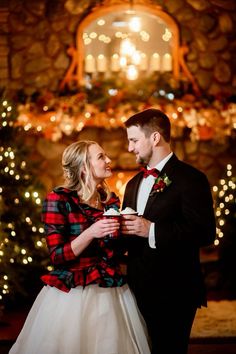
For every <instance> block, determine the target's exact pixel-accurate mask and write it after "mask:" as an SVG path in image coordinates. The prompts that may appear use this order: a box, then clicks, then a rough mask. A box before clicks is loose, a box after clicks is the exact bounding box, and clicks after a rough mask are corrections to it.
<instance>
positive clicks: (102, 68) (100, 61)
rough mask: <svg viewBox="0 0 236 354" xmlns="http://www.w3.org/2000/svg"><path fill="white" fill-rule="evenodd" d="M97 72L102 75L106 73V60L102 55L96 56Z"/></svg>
mask: <svg viewBox="0 0 236 354" xmlns="http://www.w3.org/2000/svg"><path fill="white" fill-rule="evenodd" d="M97 71H98V72H100V73H104V72H106V71H107V58H106V57H105V56H104V55H103V54H99V55H98V58H97Z"/></svg>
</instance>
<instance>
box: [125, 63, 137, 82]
mask: <svg viewBox="0 0 236 354" xmlns="http://www.w3.org/2000/svg"><path fill="white" fill-rule="evenodd" d="M126 76H127V79H128V80H136V79H137V78H138V70H137V68H136V67H135V66H134V65H129V66H128V68H127V73H126Z"/></svg>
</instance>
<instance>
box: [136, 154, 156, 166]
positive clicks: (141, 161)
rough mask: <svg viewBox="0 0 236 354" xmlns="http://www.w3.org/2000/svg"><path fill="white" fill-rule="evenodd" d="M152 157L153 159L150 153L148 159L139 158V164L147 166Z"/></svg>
mask: <svg viewBox="0 0 236 354" xmlns="http://www.w3.org/2000/svg"><path fill="white" fill-rule="evenodd" d="M151 157H152V151H150V153H149V154H148V155H147V156H146V157H141V156H139V157H138V159H137V163H138V164H140V165H141V166H146V165H148V163H149V161H150V160H151Z"/></svg>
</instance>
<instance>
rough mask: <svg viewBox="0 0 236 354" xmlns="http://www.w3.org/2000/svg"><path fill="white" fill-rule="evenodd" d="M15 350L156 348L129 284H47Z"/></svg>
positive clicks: (30, 353) (49, 353)
mask: <svg viewBox="0 0 236 354" xmlns="http://www.w3.org/2000/svg"><path fill="white" fill-rule="evenodd" d="M9 354H150V349H149V344H148V339H147V332H146V327H145V324H144V321H143V318H142V316H141V314H140V313H139V311H138V308H137V304H136V301H135V298H134V296H133V294H132V292H131V291H130V289H129V287H128V286H127V285H124V286H122V287H115V288H101V287H99V286H98V285H89V286H87V287H85V288H83V287H81V286H79V287H77V288H74V289H71V290H70V292H69V293H65V292H63V291H60V290H58V289H57V288H55V287H50V286H44V287H43V289H42V290H41V291H40V293H39V295H38V296H37V298H36V300H35V302H34V304H33V306H32V308H31V310H30V312H29V314H28V317H27V319H26V321H25V324H24V326H23V328H22V330H21V332H20V334H19V336H18V338H17V340H16V342H15V344H14V345H13V346H12V348H11V350H10V352H9Z"/></svg>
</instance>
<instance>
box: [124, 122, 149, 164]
mask: <svg viewBox="0 0 236 354" xmlns="http://www.w3.org/2000/svg"><path fill="white" fill-rule="evenodd" d="M127 136H128V141H129V147H128V150H129V152H133V153H134V154H135V155H136V161H137V163H139V164H148V163H149V161H150V160H151V157H152V154H153V143H152V138H151V136H150V137H146V136H145V134H144V132H143V131H142V130H141V129H140V127H137V126H135V125H133V126H131V127H129V128H127Z"/></svg>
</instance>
